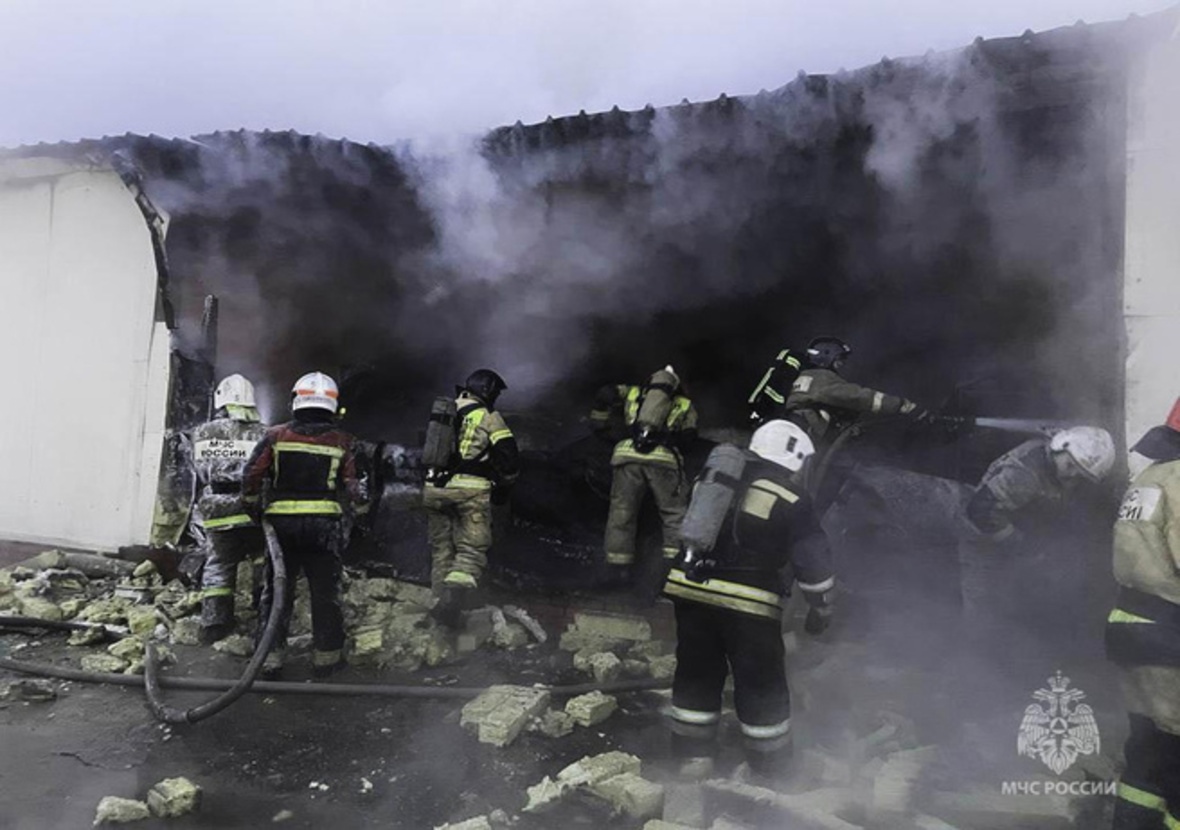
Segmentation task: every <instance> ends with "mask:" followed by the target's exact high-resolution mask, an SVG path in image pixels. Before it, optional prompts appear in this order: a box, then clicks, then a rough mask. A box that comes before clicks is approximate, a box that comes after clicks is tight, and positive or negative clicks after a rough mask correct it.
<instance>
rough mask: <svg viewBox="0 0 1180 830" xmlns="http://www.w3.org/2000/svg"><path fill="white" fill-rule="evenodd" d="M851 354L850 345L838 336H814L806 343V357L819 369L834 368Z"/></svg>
mask: <svg viewBox="0 0 1180 830" xmlns="http://www.w3.org/2000/svg"><path fill="white" fill-rule="evenodd" d="M851 356H852V347H851V346H849V345H848V344H847V343H845V342H844V341H843V340H841V339H840V338H839V337H816V338H815V339H813V340H812V341H811V342H810V343H808V344H807V358H808V359H809V360H810V361H811V365H812V366H815V367H817V368H820V369H836V368H838V364H840V363H843V362H844V361H845V360H847V359H848V358H849V357H851Z"/></svg>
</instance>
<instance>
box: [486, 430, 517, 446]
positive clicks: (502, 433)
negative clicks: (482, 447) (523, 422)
mask: <svg viewBox="0 0 1180 830" xmlns="http://www.w3.org/2000/svg"><path fill="white" fill-rule="evenodd" d="M511 437H512V430H510V429H498V430H496V431H495V432H493V433H492V434H491V436H489V438H488V440H489V441H491V442H492V443H493V444H498V443H500V442H501V441H503V440H504V439H505V438H511Z"/></svg>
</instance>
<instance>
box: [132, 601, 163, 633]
mask: <svg viewBox="0 0 1180 830" xmlns="http://www.w3.org/2000/svg"><path fill="white" fill-rule="evenodd" d="M158 622H160V615H159V613H158V612H157V611H156V608H155V606H153V605H137V606H133V607H131V608H128V609H127V627H128V628H130V629H131V633H132V634H139V635H140V636H143V637H148V636H150V635H151V633H152V632H153V631H155V630H156V624H157V623H158Z"/></svg>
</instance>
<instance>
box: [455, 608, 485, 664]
mask: <svg viewBox="0 0 1180 830" xmlns="http://www.w3.org/2000/svg"><path fill="white" fill-rule="evenodd" d="M492 628H493V626H492V609H491V608H476V609H475V610H473V611H466V612H464V614H463V622H462V630H461V631H460V632H459V636H458V637H456V638H455V650H456V651H457V652H459V653H460V654H470V653H471V652H473V651H475V650H476V649H478V648H479V647H480V646H482V645H483V644H484V643H486V642H487V641H488V640H490V639H491V638H492Z"/></svg>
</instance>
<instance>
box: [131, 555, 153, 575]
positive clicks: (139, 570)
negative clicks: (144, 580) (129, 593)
mask: <svg viewBox="0 0 1180 830" xmlns="http://www.w3.org/2000/svg"><path fill="white" fill-rule="evenodd" d="M159 573H160V572H159V571H158V570H156V565H155V563H154V562H152V561H151V560H150V559H145V560H143V561H142V562H140V563H139V564H138V565H136V566H135V570H133V571H132V572H131V575H132V576H137V577H147V576H157V575H159Z"/></svg>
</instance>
